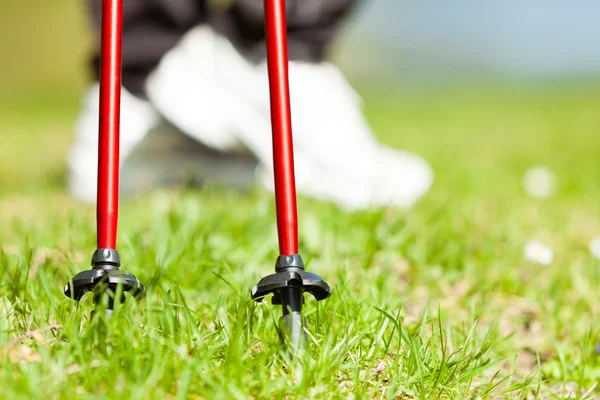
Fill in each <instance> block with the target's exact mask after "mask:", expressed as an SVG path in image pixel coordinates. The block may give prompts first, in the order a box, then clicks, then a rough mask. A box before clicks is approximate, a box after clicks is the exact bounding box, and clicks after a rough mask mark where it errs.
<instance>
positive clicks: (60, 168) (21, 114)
mask: <svg viewBox="0 0 600 400" xmlns="http://www.w3.org/2000/svg"><path fill="white" fill-rule="evenodd" d="M85 3H86V2H84V1H77V0H53V1H51V2H49V1H45V0H23V1H10V0H9V1H2V2H1V3H0V37H2V40H0V55H1V59H2V62H1V63H0V71H1V73H0V129H2V135H3V138H4V141H3V142H4V143H3V145H2V146H0V162H1V163H2V165H1V167H2V168H1V169H0V191H7V190H10V191H13V192H14V191H25V192H27V191H29V190H34V188H35V190H38V189H39V188H40V187H44V186H47V185H49V186H48V187H56V185H59V184H61V182H62V179H63V174H64V154H65V151H66V149H67V148H68V143H69V138H70V129H71V123H72V120H73V118H74V117H75V115H76V114H77V108H78V106H79V99H80V95H81V93H82V90H83V89H84V88H85V86H86V84H87V82H88V79H89V76H88V71H87V69H86V67H87V63H88V58H89V51H90V49H91V48H92V46H93V44H94V38H92V36H91V34H90V31H89V28H88V26H87V22H88V21H87V15H86V10H85ZM598 15H600V3H599V2H597V1H593V0H572V1H569V2H567V1H560V0H524V1H520V2H503V1H498V0H456V1H453V2H452V3H451V5H450V4H444V6H440V4H439V2H434V1H431V0H403V1H400V0H369V1H365V2H364V3H363V6H362V7H361V8H360V10H359V12H357V13H356V14H355V15H354V16H353V18H352V20H351V21H349V23H348V24H347V26H346V34H345V35H342V36H341V40H340V41H339V46H338V48H337V49H336V52H335V59H336V61H337V62H338V63H340V64H341V65H342V67H343V69H344V70H345V72H346V73H347V74H348V76H349V78H350V80H351V81H352V82H353V83H354V84H355V86H356V87H357V88H358V90H359V92H360V93H361V94H362V95H363V96H365V98H367V100H369V99H374V100H373V101H375V102H377V101H379V100H378V99H381V98H383V97H385V96H387V97H386V98H389V97H390V96H391V97H393V98H398V99H400V98H405V100H406V103H409V104H410V103H411V96H420V95H422V94H423V93H431V92H435V93H436V94H433V95H431V96H432V98H434V99H437V98H439V95H438V94H439V93H440V91H443V92H444V93H446V94H448V93H449V92H448V90H450V89H448V88H449V87H451V88H457V87H458V88H461V90H464V88H465V87H470V88H474V90H475V92H477V91H481V90H482V89H483V90H484V91H487V90H488V89H489V90H490V92H491V91H493V89H497V88H506V87H508V86H510V87H511V88H514V87H519V88H523V87H525V88H531V87H533V86H536V87H540V86H541V87H544V88H548V87H561V88H562V90H563V92H562V94H561V95H560V97H562V98H566V97H568V95H569V93H571V92H569V90H567V92H564V88H565V87H566V88H567V89H569V88H574V87H576V88H577V90H579V91H580V92H579V93H581V90H583V91H584V93H585V95H586V96H587V94H588V93H589V94H590V95H591V96H593V97H594V98H595V94H594V93H596V92H595V90H593V89H592V86H594V82H595V81H596V77H597V76H598V75H600V41H599V40H598V37H600V24H598V23H597V17H598ZM586 88H587V89H586ZM452 90H455V89H452ZM503 90H504V89H503ZM511 90H512V89H511ZM519 90H520V89H519ZM450 93H454V92H450ZM511 93H512V92H511ZM505 94H506V93H505ZM384 95H385V96H384ZM478 96H479V95H477V94H474V95H472V96H471V100H470V102H471V103H472V102H473V101H477V100H476V99H478ZM510 96H511V94H510V93H509V94H508V97H510ZM413 98H416V97H413ZM503 99H504V100H501V101H500V102H501V103H502V102H504V101H505V100H506V98H503ZM367 104H369V102H367ZM464 105H465V106H466V104H464ZM376 107H378V106H377V105H376V106H373V107H372V108H371V110H374V111H370V112H372V113H373V114H377V113H378V112H380V111H381V110H382V109H383V108H384V106H382V107H383V108H381V107H380V108H379V109H378V110H375V108H376ZM392 108H393V107H392ZM368 112H369V111H368ZM374 118H375V119H377V116H375V117H374ZM385 118H386V119H389V118H390V116H386V117H385ZM375 125H376V127H377V125H378V123H377V121H375ZM443 134H444V132H440V135H441V136H443ZM382 135H383V136H384V137H385V135H386V134H385V133H382ZM441 136H440V137H441ZM430 138H431V136H430ZM417 139H418V138H415V137H411V136H410V135H404V136H402V137H398V136H392V135H390V136H389V140H388V141H391V142H393V144H395V145H398V146H405V147H413V148H414V149H415V150H420V151H428V149H430V148H432V147H433V146H429V145H423V144H422V139H418V140H417ZM433 139H435V137H433V138H432V140H433ZM434 163H435V160H434Z"/></svg>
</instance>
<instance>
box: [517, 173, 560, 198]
mask: <svg viewBox="0 0 600 400" xmlns="http://www.w3.org/2000/svg"><path fill="white" fill-rule="evenodd" d="M556 183H557V179H556V175H554V173H553V172H552V171H551V170H550V169H548V168H546V167H544V166H536V167H532V168H529V169H528V170H527V172H525V176H524V178H523V186H524V187H525V191H526V192H527V194H528V195H530V196H531V197H535V198H538V199H546V198H548V197H550V196H552V195H553V194H554V193H555V192H556Z"/></svg>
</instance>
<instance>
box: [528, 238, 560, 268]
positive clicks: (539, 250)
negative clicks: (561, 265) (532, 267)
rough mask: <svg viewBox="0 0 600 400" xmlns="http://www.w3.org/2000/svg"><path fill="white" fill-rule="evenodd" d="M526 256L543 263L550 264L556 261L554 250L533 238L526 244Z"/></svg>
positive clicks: (537, 262) (530, 259)
mask: <svg viewBox="0 0 600 400" xmlns="http://www.w3.org/2000/svg"><path fill="white" fill-rule="evenodd" d="M525 258H526V259H527V260H529V261H531V262H534V263H536V264H541V265H546V266H547V265H550V264H552V261H554V252H553V251H552V249H551V248H550V247H548V246H546V245H545V244H543V243H542V242H539V241H536V240H532V241H530V242H527V244H526V245H525Z"/></svg>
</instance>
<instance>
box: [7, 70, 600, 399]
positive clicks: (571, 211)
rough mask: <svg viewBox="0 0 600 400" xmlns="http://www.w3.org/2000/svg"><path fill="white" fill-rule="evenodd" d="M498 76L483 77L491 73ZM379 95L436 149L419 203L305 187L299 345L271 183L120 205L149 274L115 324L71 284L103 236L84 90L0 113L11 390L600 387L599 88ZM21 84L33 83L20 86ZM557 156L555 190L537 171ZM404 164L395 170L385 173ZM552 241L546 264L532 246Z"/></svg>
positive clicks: (391, 124) (382, 120)
mask: <svg viewBox="0 0 600 400" xmlns="http://www.w3.org/2000/svg"><path fill="white" fill-rule="evenodd" d="M484 87H487V89H483V88H484ZM363 89H365V90H362V92H363V94H364V97H365V103H366V113H367V116H368V118H369V120H370V122H371V124H372V126H373V127H374V129H376V131H377V132H378V134H379V135H380V137H381V138H382V140H383V141H385V142H386V143H388V144H390V145H393V146H395V147H399V148H405V149H409V150H412V151H416V152H418V153H420V154H422V155H424V156H425V157H426V158H427V159H429V160H430V161H431V163H432V165H433V167H434V169H435V173H436V181H435V185H434V187H433V188H432V190H431V192H430V193H429V194H428V195H427V196H426V197H425V198H424V199H423V201H422V202H421V203H419V204H418V205H417V206H416V207H415V208H413V209H411V210H408V211H402V210H397V209H379V210H370V211H365V212H358V213H345V212H343V211H341V210H340V209H338V208H337V207H335V206H333V205H331V204H324V203H319V202H316V201H312V200H308V199H305V198H301V199H300V201H299V213H300V241H301V253H302V254H303V255H304V257H305V259H306V260H307V261H308V269H309V270H311V271H314V272H318V273H319V274H321V275H322V276H323V277H324V278H325V279H326V280H327V281H328V282H329V283H331V284H332V286H333V296H332V297H331V299H330V300H328V301H326V302H323V303H320V304H316V302H314V301H312V300H311V299H308V298H307V305H306V311H307V312H306V314H307V316H308V321H309V326H310V331H311V337H310V342H311V346H310V351H309V353H308V354H306V355H305V357H304V358H303V359H302V363H303V368H302V371H299V370H298V369H297V367H296V365H295V364H294V363H288V362H286V361H285V359H283V358H282V356H281V353H280V347H279V344H278V339H277V336H276V330H275V321H276V320H277V318H278V317H279V313H280V311H279V309H278V308H276V307H275V306H272V305H270V304H268V303H265V304H260V305H256V304H254V303H253V302H252V301H251V300H250V297H249V292H250V289H251V287H252V286H253V284H255V283H256V282H257V281H258V280H259V278H260V277H261V276H263V275H265V274H267V273H270V272H271V271H272V269H273V264H274V260H275V258H276V256H277V247H276V230H275V224H274V207H273V199H272V197H271V195H269V194H267V193H262V192H260V191H258V190H257V191H250V192H248V193H239V192H234V191H228V190H224V189H218V188H204V189H202V190H195V189H187V190H179V191H161V192H157V193H154V194H152V195H150V196H145V197H140V198H134V199H129V200H127V201H124V202H123V204H122V209H121V219H120V222H121V225H120V230H119V249H120V252H121V256H122V259H123V265H124V268H125V269H126V270H127V271H129V272H132V273H134V274H135V275H137V276H138V277H139V278H140V279H141V280H142V281H143V282H144V283H146V284H147V287H148V296H147V298H146V299H145V300H143V301H141V302H136V301H133V300H132V301H128V302H127V303H126V304H125V305H124V306H123V307H122V308H121V309H120V310H119V311H118V313H117V316H116V317H115V318H113V319H111V320H109V321H107V322H106V321H104V320H103V319H101V318H96V319H93V320H91V321H90V311H91V309H92V305H91V302H90V300H89V299H88V300H87V301H85V302H84V303H83V304H82V305H81V306H79V307H78V306H77V305H76V304H75V303H74V302H72V301H71V300H69V299H67V298H65V297H64V296H63V294H62V287H63V286H64V285H65V283H66V282H67V281H68V279H69V278H70V277H72V276H73V275H74V274H75V273H76V272H78V271H80V270H82V269H86V268H88V266H89V258H90V256H91V254H92V252H93V250H94V248H95V231H94V218H95V214H94V209H93V208H92V207H89V206H84V205H81V204H78V203H76V202H75V201H73V200H71V199H69V198H68V197H67V196H66V194H65V193H64V191H63V180H64V171H65V166H64V152H65V151H66V148H67V146H68V140H69V135H70V131H69V130H70V127H71V124H72V119H73V117H74V115H75V114H76V112H77V101H76V98H75V97H72V98H71V97H69V96H68V95H65V96H63V97H62V100H60V101H57V100H56V99H55V98H53V97H52V95H51V94H46V95H42V94H40V95H39V96H36V97H35V98H33V97H31V98H29V100H28V101H24V100H23V101H21V100H19V99H13V101H11V102H6V103H5V104H4V106H3V110H4V111H5V112H3V113H2V114H0V126H1V127H2V132H3V143H5V145H4V146H2V147H0V155H1V157H0V159H2V163H3V167H2V169H1V170H0V182H2V187H1V188H0V190H1V197H0V226H1V229H0V244H1V253H0V268H1V272H0V276H1V277H0V314H1V316H0V321H1V322H0V359H1V365H2V367H0V386H1V387H2V388H3V395H4V396H6V398H18V397H19V396H20V397H23V398H31V397H49V398H65V397H68V396H69V397H70V396H74V395H75V397H89V396H90V395H101V396H106V397H113V398H188V397H189V398H206V399H217V398H240V399H244V398H281V397H285V398H295V397H308V398H316V399H325V398H350V397H352V396H353V397H354V398H399V399H412V398H439V399H466V398H473V399H475V398H494V399H495V398H508V399H515V398H540V399H549V398H599V397H600V390H599V388H598V387H597V382H598V381H599V380H600V356H599V355H598V354H597V351H598V350H597V349H596V346H597V345H598V344H600V326H599V323H598V316H599V309H598V306H599V304H600V303H599V298H600V296H599V294H598V290H597V287H598V285H599V284H600V268H599V264H600V261H598V260H596V259H594V257H593V256H592V255H591V253H590V252H589V250H588V245H589V243H590V241H591V240H592V238H594V237H595V236H599V235H600V214H599V211H600V209H599V205H598V204H599V203H598V196H599V195H600V164H598V161H597V160H598V151H600V146H599V145H600V141H599V139H598V126H600V114H598V113H597V110H598V109H599V107H600V96H598V93H600V92H599V91H598V87H597V85H594V84H590V83H578V82H567V83H564V84H562V85H557V84H553V85H549V86H544V85H538V86H536V87H523V86H521V87H515V86H500V85H495V86H493V87H492V86H490V85H487V86H486V85H483V84H482V85H476V86H470V87H458V86H456V87H447V88H445V89H443V90H442V89H437V90H416V89H414V88H412V89H406V90H402V89H401V88H399V89H394V90H393V91H392V90H387V91H381V90H371V91H370V90H368V88H363ZM24 98H25V97H24ZM534 165H545V166H547V168H549V169H550V170H551V171H553V173H554V174H555V175H556V177H557V182H558V190H557V193H556V194H555V195H554V196H552V197H550V198H548V199H545V200H539V199H534V198H532V197H530V196H528V195H527V194H526V192H525V191H524V189H523V186H522V179H523V175H524V173H525V172H526V170H527V169H529V168H530V167H532V166H534ZM390 175H391V176H392V177H393V171H390ZM532 239H536V240H539V241H541V242H543V243H544V244H546V245H548V246H550V247H551V248H552V249H553V251H554V255H555V257H554V261H553V263H552V264H551V265H549V266H543V265H538V264H535V263H532V262H530V261H527V260H526V259H525V257H524V256H523V251H524V247H525V244H526V243H527V242H528V241H530V240H532Z"/></svg>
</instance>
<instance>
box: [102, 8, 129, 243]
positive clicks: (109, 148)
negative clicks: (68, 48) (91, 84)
mask: <svg viewBox="0 0 600 400" xmlns="http://www.w3.org/2000/svg"><path fill="white" fill-rule="evenodd" d="M122 27H123V0H103V2H102V50H101V66H100V113H99V115H100V125H99V135H98V139H99V141H98V144H99V146H98V192H97V196H98V197H97V211H96V223H97V229H98V232H97V233H98V248H110V249H114V248H116V244H117V243H116V242H117V222H118V214H119V122H120V121H119V120H120V108H121V107H120V105H121V40H122Z"/></svg>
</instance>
